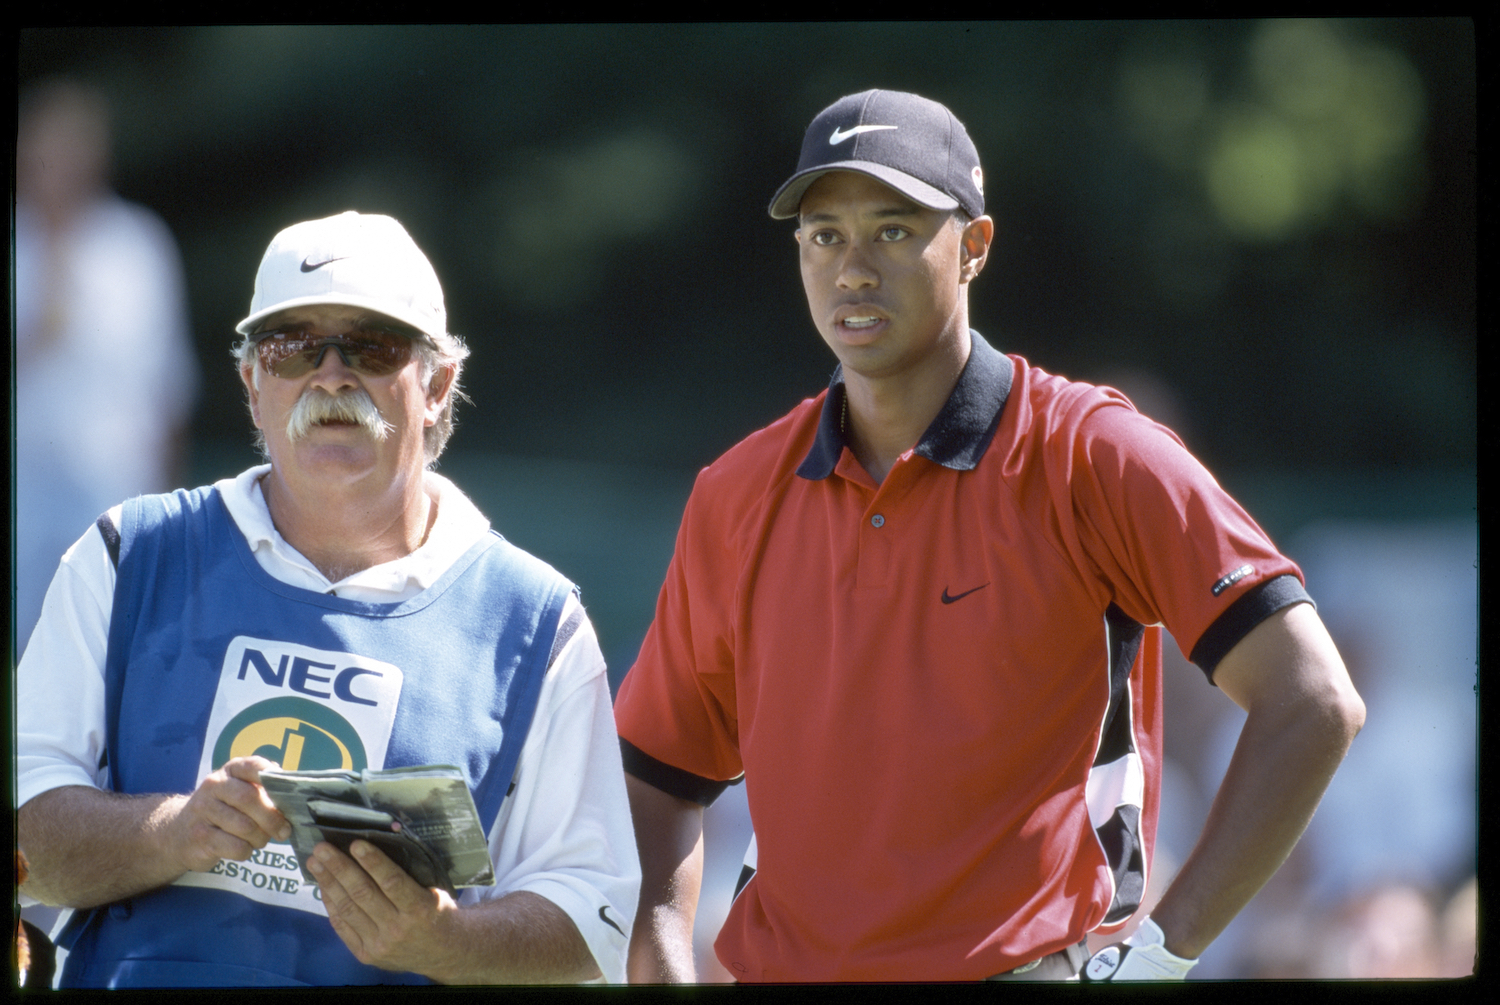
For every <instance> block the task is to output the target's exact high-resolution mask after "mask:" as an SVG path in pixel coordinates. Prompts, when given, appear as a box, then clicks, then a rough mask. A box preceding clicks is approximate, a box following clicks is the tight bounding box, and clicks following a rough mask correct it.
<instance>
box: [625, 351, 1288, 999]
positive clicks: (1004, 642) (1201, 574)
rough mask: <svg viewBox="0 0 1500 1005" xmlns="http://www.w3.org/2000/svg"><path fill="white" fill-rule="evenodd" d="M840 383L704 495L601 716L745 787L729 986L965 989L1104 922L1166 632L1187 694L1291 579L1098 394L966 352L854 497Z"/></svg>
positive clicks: (1169, 451)
mask: <svg viewBox="0 0 1500 1005" xmlns="http://www.w3.org/2000/svg"><path fill="white" fill-rule="evenodd" d="M843 393H844V388H843V385H842V382H841V379H840V377H839V375H838V374H836V375H835V378H834V383H833V385H832V386H831V387H830V389H829V391H827V392H825V393H824V394H822V395H820V396H819V397H818V398H816V399H812V400H810V401H806V402H803V403H802V404H801V405H800V406H798V407H797V408H796V409H794V410H793V411H792V412H791V413H790V414H789V415H787V416H786V417H784V418H783V419H781V420H780V421H778V422H777V423H775V424H774V425H772V426H769V427H768V428H766V429H763V430H761V431H760V432H758V433H755V434H754V435H752V436H750V437H749V438H747V439H746V440H744V441H743V442H741V443H740V444H738V445H737V446H736V447H734V448H733V449H732V450H730V451H729V452H728V453H727V454H725V455H724V456H723V457H721V458H720V459H719V460H718V461H716V462H715V463H714V464H712V465H710V466H709V467H707V468H705V469H704V470H703V471H702V472H701V473H700V474H699V476H698V480H697V483H696V485H695V487H694V489H693V494H692V497H691V498H690V499H689V501H688V504H687V509H686V512H685V513H684V516H683V521H682V527H681V530H680V531H679V534H678V538H677V546H676V551H675V553H674V555H673V559H672V563H671V567H670V568H669V570H668V572H667V579H666V583H665V584H664V586H663V587H662V592H661V596H660V599H659V600H658V603H657V610H656V619H655V621H654V623H653V624H652V626H651V629H650V631H649V633H648V635H647V637H646V640H645V643H644V644H643V646H642V648H641V654H640V658H639V660H638V661H637V663H636V665H635V666H634V667H633V668H632V669H631V671H630V673H629V675H628V676H627V677H626V679H625V681H624V683H623V684H622V686H621V688H620V692H619V696H618V699H617V702H616V707H615V714H616V719H617V721H618V725H619V730H620V736H621V738H622V740H623V741H624V742H623V744H622V746H623V748H624V751H625V756H626V768H627V770H629V771H631V773H632V774H635V775H637V776H638V777H640V778H642V779H643V780H645V781H648V782H651V783H652V784H654V785H657V786H658V787H660V788H662V789H663V790H665V791H668V792H672V793H674V794H676V795H680V796H683V797H686V798H696V799H699V800H700V801H708V800H710V799H711V798H712V796H713V795H715V794H717V792H718V791H720V790H721V789H722V787H723V784H725V783H726V782H727V781H730V780H733V779H736V778H738V777H739V776H740V775H741V774H743V775H744V776H745V778H746V780H747V795H748V797H749V803H750V814H751V819H752V821H753V824H754V827H755V833H756V839H757V843H758V846H759V861H758V869H757V871H756V873H755V876H754V878H753V879H752V880H751V882H750V884H749V885H748V886H747V887H746V888H745V890H744V891H743V893H742V894H741V895H740V896H739V897H738V898H737V899H736V900H735V902H734V905H733V907H732V909H731V911H730V915H729V918H728V920H727V921H726V923H725V925H724V929H723V931H722V932H721V933H720V936H719V939H718V942H717V944H716V949H717V952H718V955H719V958H720V959H721V960H722V961H723V963H724V965H725V966H726V967H728V968H729V970H730V972H731V973H733V974H735V975H737V976H738V977H739V979H741V980H746V981H755V980H766V981H847V980H873V981H885V980H968V979H978V978H983V977H986V976H988V975H991V974H995V973H999V972H1002V971H1005V970H1009V969H1012V968H1014V967H1016V966H1019V965H1021V964H1023V963H1026V962H1029V961H1031V960H1033V959H1036V958H1037V957H1039V956H1042V955H1045V954H1047V953H1050V952H1053V951H1055V950H1057V949H1060V948H1062V947H1064V946H1067V945H1069V944H1072V943H1076V942H1078V941H1079V940H1080V939H1082V938H1083V937H1084V935H1086V934H1087V933H1088V932H1090V931H1093V930H1095V929H1096V928H1100V927H1105V928H1108V927H1110V926H1112V925H1118V924H1120V923H1122V922H1123V921H1125V920H1126V919H1127V918H1128V917H1129V916H1130V914H1131V913H1132V912H1133V911H1134V909H1135V908H1136V907H1137V906H1138V905H1139V903H1140V899H1141V895H1142V893H1143V891H1144V882H1145V870H1146V868H1147V865H1148V863H1149V861H1150V850H1151V844H1152V840H1153V838H1154V833H1155V823H1156V809H1157V799H1158V789H1159V784H1158V782H1159V775H1160V762H1161V697H1160V673H1161V669H1160V668H1161V659H1160V657H1161V652H1160V645H1161V633H1160V629H1159V628H1158V627H1154V626H1159V625H1163V624H1164V625H1166V626H1167V627H1168V628H1169V629H1170V630H1171V632H1172V634H1173V636H1174V637H1175V638H1176V639H1177V640H1179V642H1181V643H1182V644H1184V645H1185V646H1189V647H1190V653H1191V658H1192V659H1193V660H1194V661H1195V662H1197V663H1198V664H1199V665H1200V666H1202V667H1203V668H1204V670H1205V671H1206V672H1208V673H1210V674H1211V673H1212V670H1213V668H1214V666H1216V665H1217V663H1218V660H1219V659H1220V658H1221V657H1222V656H1223V655H1224V654H1225V653H1227V652H1228V651H1229V649H1230V648H1232V647H1233V645H1234V644H1235V643H1236V642H1238V641H1239V639H1240V638H1242V637H1243V636H1244V635H1245V633H1247V632H1248V631H1249V630H1250V629H1251V628H1253V627H1254V626H1255V625H1256V624H1258V623H1259V622H1260V621H1261V620H1262V619H1263V618H1264V617H1266V616H1267V615H1269V614H1270V613H1272V612H1273V611H1275V610H1278V609H1280V608H1281V607H1284V606H1287V605H1288V604H1292V603H1296V602H1299V601H1303V600H1307V599H1308V598H1307V594H1306V593H1305V592H1304V591H1303V588H1302V584H1301V581H1300V575H1301V574H1300V572H1299V571H1298V570H1297V568H1296V566H1294V565H1293V564H1292V562H1291V561H1289V560H1288V559H1286V558H1284V557H1282V556H1281V555H1280V554H1279V553H1278V552H1277V551H1276V549H1275V547H1274V546H1273V545H1272V544H1271V542H1270V541H1269V540H1268V539H1267V537H1266V535H1265V534H1264V533H1263V532H1262V531H1261V530H1260V528H1259V527H1257V526H1256V525H1255V523H1254V522H1253V521H1252V520H1251V519H1250V518H1249V516H1247V515H1246V514H1245V512H1244V511H1243V510H1242V509H1240V507H1239V506H1238V505H1236V504H1235V503H1234V501H1233V500H1232V499H1230V498H1229V497H1228V496H1227V495H1226V494H1225V493H1224V492H1223V490H1221V489H1220V488H1219V486H1218V484H1217V483H1216V482H1215V481H1214V479H1213V478H1212V476H1210V475H1209V474H1208V472H1207V471H1206V470H1204V468H1203V467H1202V466H1201V465H1200V464H1199V463H1198V462H1197V461H1196V460H1194V459H1193V458H1192V456H1191V455H1189V454H1188V452H1187V451H1186V449H1184V447H1183V446H1182V444H1181V443H1180V442H1179V441H1178V440H1177V438H1176V437H1175V436H1174V435H1173V434H1172V433H1171V432H1169V431H1168V430H1166V429H1165V428H1163V427H1162V426H1159V425H1157V424H1156V423H1154V422H1152V421H1151V420H1149V419H1147V418H1145V417H1143V416H1141V415H1140V414H1138V413H1137V412H1136V411H1135V410H1134V409H1133V408H1132V407H1131V406H1130V404H1129V403H1128V402H1127V401H1126V399H1125V398H1124V397H1123V396H1121V395H1120V394H1119V393H1118V392H1115V391H1113V390H1109V389H1106V388H1099V387H1094V386H1091V385H1087V384H1081V383H1074V382H1071V381H1067V380H1064V379H1063V378H1060V377H1056V376H1053V375H1051V374H1048V373H1045V372H1043V371H1042V370H1039V369H1037V368H1035V367H1032V366H1031V365H1029V364H1028V363H1027V362H1026V361H1025V360H1023V359H1021V358H1019V357H1014V356H1010V357H1008V356H1004V355H1001V354H1000V353H998V352H996V351H995V350H994V349H992V348H990V347H989V346H988V345H987V344H986V343H985V342H984V341H983V340H982V339H981V338H979V336H978V335H977V334H976V335H974V348H973V351H972V353H971V356H970V360H969V363H968V365H967V366H966V367H965V369H964V372H963V374H962V375H961V376H960V379H959V382H958V385H957V386H956V387H955V389H954V391H953V394H952V396H951V397H950V399H949V401H948V402H947V404H946V406H945V407H944V409H943V411H942V413H941V414H939V416H938V417H937V419H936V420H934V422H933V424H932V426H931V427H930V428H929V429H928V431H927V432H926V434H925V435H924V436H923V438H922V441H921V443H919V444H918V445H917V447H916V448H915V449H914V450H912V451H911V452H910V453H908V454H906V455H903V456H902V458H901V459H900V460H898V461H897V462H896V464H895V466H894V467H892V469H891V471H890V474H889V475H888V476H887V477H886V479H885V480H884V482H882V483H881V484H880V485H876V484H875V483H874V482H873V481H872V480H871V479H870V477H869V475H867V474H866V473H865V471H864V469H863V468H862V467H861V466H860V465H859V463H858V462H857V461H856V460H855V459H854V456H853V454H852V453H851V452H850V451H849V450H848V449H847V447H845V446H844V442H843V436H842V433H841V418H840V417H841V414H842V405H843Z"/></svg>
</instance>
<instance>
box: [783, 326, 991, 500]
mask: <svg viewBox="0 0 1500 1005" xmlns="http://www.w3.org/2000/svg"><path fill="white" fill-rule="evenodd" d="M969 339H970V342H971V347H970V349H969V361H968V362H967V363H965V364H964V369H963V372H962V373H960V374H959V375H958V383H957V384H955V385H954V386H953V393H952V394H950V395H948V401H947V403H946V404H944V405H943V410H942V411H941V412H939V413H938V414H937V418H935V419H933V420H932V425H930V426H928V427H927V431H926V432H925V433H923V434H922V439H921V440H919V441H918V442H917V453H918V454H920V455H922V456H923V457H925V458H927V459H928V460H929V461H932V462H934V463H936V464H941V465H942V466H943V467H945V468H951V469H953V470H954V471H972V470H974V468H976V467H978V466H979V460H980V458H982V457H983V456H984V452H985V450H987V449H988V448H989V445H990V440H992V439H994V436H995V428H996V427H997V426H999V425H1000V415H1001V413H1002V412H1003V411H1004V410H1005V399H1006V398H1008V397H1010V381H1011V377H1012V376H1013V375H1014V373H1015V364H1014V363H1012V362H1011V359H1010V357H1009V356H1007V355H1005V354H1004V353H1002V352H1000V351H998V350H996V349H994V348H992V347H991V346H990V344H989V343H988V342H986V341H985V340H984V339H983V338H981V337H980V335H979V333H978V332H977V331H974V330H973V329H972V328H971V329H969ZM843 414H844V366H843V364H842V363H840V364H839V365H838V367H836V368H835V369H834V371H833V379H832V380H830V381H829V382H828V397H826V398H824V399H823V414H822V415H821V416H820V417H819V419H818V438H817V439H816V440H814V441H813V445H812V449H811V450H809V451H808V452H807V456H806V457H804V458H803V459H802V463H801V465H799V466H798V468H797V474H798V475H800V476H801V477H803V478H806V479H808V480H810V481H817V480H818V479H821V478H827V477H828V476H829V475H831V474H833V469H834V466H835V465H837V464H838V462H839V455H840V454H842V453H843V451H844V431H843V428H842V426H843V423H842V421H841V420H842V418H843Z"/></svg>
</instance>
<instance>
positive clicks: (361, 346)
mask: <svg viewBox="0 0 1500 1005" xmlns="http://www.w3.org/2000/svg"><path fill="white" fill-rule="evenodd" d="M411 347H412V339H410V338H408V337H407V336H405V335H398V334H396V333H394V332H383V331H372V330H368V329H360V330H356V331H352V332H350V333H349V334H347V335H340V336H336V337H332V338H330V337H327V336H322V335H308V334H306V333H304V332H299V331H290V332H278V331H271V332H265V333H264V334H262V335H260V336H259V340H258V341H257V342H256V343H255V350H256V353H257V354H258V355H259V357H260V365H261V366H262V367H264V368H265V371H266V372H267V373H269V374H272V375H273V376H276V377H301V376H304V375H306V374H309V373H312V372H313V371H314V370H316V369H317V368H318V367H319V366H321V365H322V364H323V354H324V353H325V352H327V351H328V350H329V349H332V350H334V351H335V352H337V353H338V354H339V358H340V359H342V360H343V361H344V365H345V366H347V367H348V368H349V369H351V370H353V371H355V372H356V373H362V374H364V375H365V376H367V377H384V376H385V375H386V374H388V373H395V372H396V371H397V370H399V369H401V368H402V367H403V366H405V365H406V364H407V361H408V360H410V359H411Z"/></svg>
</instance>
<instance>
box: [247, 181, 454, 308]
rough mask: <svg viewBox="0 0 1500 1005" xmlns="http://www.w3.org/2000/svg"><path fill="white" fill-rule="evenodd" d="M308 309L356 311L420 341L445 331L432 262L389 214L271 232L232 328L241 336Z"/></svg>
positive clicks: (351, 213)
mask: <svg viewBox="0 0 1500 1005" xmlns="http://www.w3.org/2000/svg"><path fill="white" fill-rule="evenodd" d="M314 304H340V305H345V306H349V307H363V308H366V309H368V310H371V311H375V312H377V313H380V314H384V315H387V316H388V317H393V318H395V319H396V320H397V321H401V322H404V323H406V324H409V325H411V326H412V327H413V328H416V329H417V330H418V331H420V332H423V333H425V334H426V335H428V336H438V335H445V334H447V332H448V312H447V309H446V308H445V307H444V306H443V287H442V285H441V284H440V283H439V282H438V277H437V273H436V272H434V271H433V268H432V263H431V262H429V261H428V260H427V256H426V255H424V254H422V249H420V248H418V247H417V243H416V242H415V241H413V240H412V239H411V235H410V234H408V233H407V232H406V228H405V227H403V226H401V224H399V223H397V222H396V221H395V220H393V219H392V218H391V217H389V216H380V215H376V214H370V213H356V212H354V211H353V210H350V211H349V212H346V213H340V214H339V215H338V216H330V217H328V218H327V219H324V220H309V221H307V222H306V223H297V224H293V225H292V226H290V227H288V228H286V229H285V230H283V231H282V232H281V233H279V234H277V235H276V237H275V238H274V239H273V240H272V241H271V246H270V247H268V248H267V249H266V254H265V257H264V258H262V259H261V261H260V271H258V272H257V273H256V274H255V293H254V295H253V296H252V297H251V298H250V316H249V317H247V318H245V320H243V321H241V322H240V323H239V324H237V325H235V327H234V330H235V331H237V332H239V333H240V334H241V335H248V334H250V332H251V331H253V330H254V328H255V326H256V325H257V324H259V323H260V322H261V321H262V320H264V319H265V318H267V317H269V316H271V315H272V314H275V313H276V312H278V311H284V310H286V309H288V308H290V307H306V306H311V305H314Z"/></svg>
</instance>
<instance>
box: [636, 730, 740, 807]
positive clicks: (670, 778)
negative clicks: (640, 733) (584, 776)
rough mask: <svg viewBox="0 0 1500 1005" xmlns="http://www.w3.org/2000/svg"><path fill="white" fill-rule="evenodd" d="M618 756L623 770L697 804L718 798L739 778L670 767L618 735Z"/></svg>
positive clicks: (704, 804)
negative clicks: (707, 775) (719, 779)
mask: <svg viewBox="0 0 1500 1005" xmlns="http://www.w3.org/2000/svg"><path fill="white" fill-rule="evenodd" d="M620 758H621V760H623V761H624V762H625V770H626V771H627V772H629V773H630V774H632V775H634V776H635V777H637V778H639V779H640V780H641V781H643V782H645V783H646V784H647V785H650V786H653V787H655V788H658V789H661V790H662V791H663V792H665V793H666V794H667V795H669V796H676V797H677V798H678V799H686V800H687V801H688V802H690V803H697V804H698V805H699V806H707V805H709V804H710V803H712V802H713V801H714V800H715V799H717V798H719V794H720V793H722V792H723V791H724V790H725V789H727V788H729V786H731V785H734V784H736V783H738V782H739V781H740V779H739V778H736V779H735V780H734V781H732V782H716V781H714V780H713V779H711V778H703V777H702V776H700V775H695V774H693V773H692V772H691V771H683V770H682V769H681V768H674V767H672V766H671V765H670V764H666V763H663V762H662V761H658V760H657V759H656V758H654V757H652V756H651V755H650V754H648V753H646V752H645V751H644V750H642V749H641V748H640V747H637V746H636V745H635V744H633V743H631V742H630V741H629V740H627V739H625V738H624V737H623V736H622V737H620ZM743 777H744V776H743V775H741V776H740V778H743Z"/></svg>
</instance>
